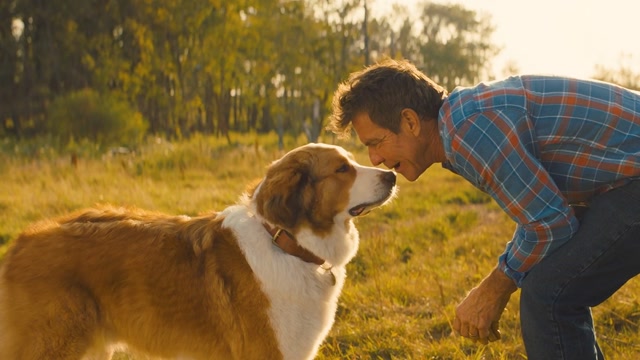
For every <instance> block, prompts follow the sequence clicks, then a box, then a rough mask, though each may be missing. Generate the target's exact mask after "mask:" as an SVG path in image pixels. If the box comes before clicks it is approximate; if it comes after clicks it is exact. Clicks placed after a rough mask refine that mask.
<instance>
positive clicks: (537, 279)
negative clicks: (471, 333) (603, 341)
mask: <svg viewBox="0 0 640 360" xmlns="http://www.w3.org/2000/svg"><path fill="white" fill-rule="evenodd" d="M639 273H640V180H635V181H632V182H631V183H629V184H627V185H625V186H622V187H620V188H617V189H614V190H611V191H609V192H606V193H604V194H601V195H598V196H596V197H594V198H593V199H592V201H591V203H590V205H589V209H588V210H587V211H586V212H585V214H584V217H583V218H582V220H581V224H580V229H579V230H578V232H577V233H576V234H575V236H574V237H573V238H572V239H571V240H570V241H569V242H567V243H566V244H565V245H563V246H562V247H561V248H559V249H558V250H557V251H556V252H554V253H553V254H551V255H549V256H548V257H546V258H545V259H544V260H542V261H541V262H540V263H539V264H537V265H536V266H535V267H534V268H533V269H532V270H531V271H530V272H529V274H528V275H527V277H526V278H525V279H524V280H523V282H522V289H521V294H520V320H521V325H522V336H523V338H524V344H525V348H526V350H527V356H528V357H529V360H553V359H576V360H578V359H579V360H589V359H604V356H603V355H602V351H600V347H599V346H598V342H597V340H596V334H595V331H594V328H593V319H592V317H591V307H593V306H596V305H598V304H600V303H602V302H603V301H605V300H606V299H607V298H609V297H610V296H611V295H613V293H615V292H616V291H617V290H618V289H619V288H620V287H621V286H622V285H624V283H626V282H627V281H628V280H629V279H631V278H632V277H634V276H636V275H638V274H639Z"/></svg>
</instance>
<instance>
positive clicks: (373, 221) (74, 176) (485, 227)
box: [0, 135, 640, 360]
mask: <svg viewBox="0 0 640 360" xmlns="http://www.w3.org/2000/svg"><path fill="white" fill-rule="evenodd" d="M232 140H233V141H234V144H233V145H228V144H226V140H218V139H215V138H208V137H197V138H194V139H192V140H189V141H186V142H181V143H169V142H166V141H160V140H155V139H151V140H150V141H149V142H148V143H146V144H144V145H143V146H140V147H139V148H138V149H136V151H135V153H134V154H130V155H124V156H121V155H118V156H110V155H104V154H107V152H106V151H104V150H100V149H95V148H92V147H91V146H90V145H87V144H84V145H82V146H80V145H74V147H73V150H74V151H76V152H77V153H78V154H79V155H80V156H79V161H78V165H77V168H75V167H73V166H71V162H70V156H69V153H68V152H65V151H59V150H54V148H55V147H48V146H42V145H38V144H33V143H31V144H10V143H8V142H6V141H5V142H3V143H0V149H1V152H0V172H1V173H2V174H3V175H2V181H1V182H0V184H1V185H0V257H2V256H3V254H4V252H5V251H6V248H7V246H8V245H9V244H10V242H11V241H12V239H14V238H15V237H16V236H17V235H18V233H19V232H20V231H21V230H22V229H24V228H25V227H26V226H27V225H28V224H30V223H32V222H34V221H37V220H39V219H42V218H46V217H51V216H57V215H61V214H63V213H66V212H68V211H72V210H76V209H79V208H83V207H88V206H92V205H94V204H97V203H111V204H116V205H134V206H138V207H143V208H147V209H150V210H159V211H164V212H168V213H174V214H189V215H193V214H197V213H200V212H206V211H209V210H221V209H223V208H224V207H226V206H228V205H230V204H233V203H235V202H236V201H237V199H238V197H239V195H240V194H241V193H242V192H243V191H244V190H245V189H246V186H247V185H248V184H249V183H251V182H253V181H255V180H257V179H259V178H260V177H261V176H262V175H263V174H264V170H265V168H266V167H267V166H268V164H269V163H270V162H271V161H273V160H275V159H277V158H279V157H280V156H281V155H282V154H283V153H284V152H283V151H280V150H278V149H277V145H276V144H277V138H276V137H275V136H274V135H269V136H260V137H258V136H256V135H242V136H241V135H234V136H232ZM303 143H304V139H302V138H300V139H290V138H288V139H286V142H285V147H286V149H287V150H289V149H291V148H293V147H294V146H296V145H302V144H303ZM340 144H341V145H343V146H344V147H346V148H347V149H348V150H350V151H352V152H354V155H355V156H356V159H357V160H358V161H359V162H361V163H362V164H369V162H368V159H367V155H366V152H365V151H364V149H362V148H361V147H360V146H359V145H358V144H356V143H355V142H354V141H349V142H342V143H340ZM399 186H400V192H399V196H398V198H397V199H396V200H395V201H394V202H393V203H392V204H390V205H387V206H385V207H383V208H381V209H377V210H376V211H373V212H371V213H370V214H369V215H367V216H365V217H363V218H359V219H358V220H357V226H358V229H359V230H360V235H361V236H360V237H361V242H360V250H359V252H358V255H357V256H356V258H355V259H354V260H353V262H352V263H350V264H349V266H348V278H347V282H346V285H345V288H344V291H343V293H342V296H341V298H340V302H339V307H338V312H337V316H336V322H335V324H334V327H333V329H332V331H331V333H330V334H329V337H328V338H327V339H326V341H325V343H324V344H323V346H322V348H321V350H320V354H319V356H318V359H321V360H325V359H525V353H524V347H523V345H522V341H521V337H520V329H519V316H518V300H519V293H518V292H516V293H515V294H514V295H513V296H512V299H511V302H510V304H509V305H508V307H507V309H506V311H505V313H504V315H503V318H502V321H501V330H502V340H501V341H499V342H495V343H492V344H490V345H488V346H483V345H477V344H474V343H472V342H470V341H468V340H465V339H462V338H460V337H457V336H454V335H452V333H451V326H450V324H451V322H452V320H453V314H454V309H455V306H456V305H457V303H458V302H459V301H460V300H461V299H462V298H463V297H464V295H465V293H466V292H467V291H469V290H470V289H471V288H472V287H473V286H475V285H476V284H477V283H478V282H479V280H480V279H482V278H483V277H484V276H485V275H486V274H487V273H488V272H489V271H490V270H491V269H492V268H493V267H494V265H495V263H496V259H497V257H498V255H499V254H500V253H501V252H502V250H503V247H504V245H505V243H506V242H507V241H508V240H509V239H510V237H511V234H512V232H513V224H512V223H511V221H510V220H509V219H508V218H507V217H506V215H504V214H503V213H502V211H501V210H500V209H499V208H498V207H497V205H495V203H494V202H493V201H492V200H491V199H490V198H489V197H487V196H486V195H484V194H483V193H481V192H479V191H477V190H476V189H474V188H473V187H471V186H470V185H469V184H468V183H466V182H465V181H464V180H463V179H461V178H460V177H457V176H455V175H453V174H451V173H449V172H448V171H446V170H444V169H442V168H439V167H437V166H436V167H434V168H432V169H429V170H428V171H427V173H425V174H424V175H423V176H422V177H421V179H419V180H418V181H416V182H413V183H409V182H407V181H405V180H404V179H402V178H400V180H399ZM594 317H595V319H596V329H597V331H598V333H599V338H600V342H601V345H602V347H603V350H604V353H605V355H606V356H607V357H608V358H609V359H616V360H617V359H622V360H632V359H638V358H640V344H638V341H637V339H638V338H640V282H639V281H638V279H633V280H632V281H630V282H629V283H627V284H626V285H625V286H624V287H623V288H622V289H621V290H620V291H619V292H618V293H616V295H614V296H613V297H612V298H611V299H609V300H608V301H607V302H605V303H604V304H602V305H601V306H599V307H597V308H595V309H594ZM118 358H119V359H127V356H126V355H124V354H120V355H119V356H118Z"/></svg>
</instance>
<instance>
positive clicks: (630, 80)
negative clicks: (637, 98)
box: [594, 55, 640, 91]
mask: <svg viewBox="0 0 640 360" xmlns="http://www.w3.org/2000/svg"><path fill="white" fill-rule="evenodd" d="M633 65H635V64H634V59H633V57H632V56H630V55H627V56H621V57H620V65H619V67H618V68H615V69H609V68H606V67H604V66H596V71H595V75H594V78H595V79H598V80H602V81H607V82H612V83H614V84H618V85H620V86H623V87H626V88H628V89H632V90H636V91H640V73H638V72H637V71H635V70H634V68H635V67H634V66H633Z"/></svg>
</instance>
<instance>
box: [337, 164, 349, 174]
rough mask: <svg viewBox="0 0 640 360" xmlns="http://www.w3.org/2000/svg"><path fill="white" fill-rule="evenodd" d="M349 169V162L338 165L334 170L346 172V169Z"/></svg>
mask: <svg viewBox="0 0 640 360" xmlns="http://www.w3.org/2000/svg"><path fill="white" fill-rule="evenodd" d="M349 169H350V166H349V164H343V165H342V166H340V167H339V168H338V170H336V172H337V173H343V172H347V171H349Z"/></svg>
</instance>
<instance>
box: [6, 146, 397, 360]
mask: <svg viewBox="0 0 640 360" xmlns="http://www.w3.org/2000/svg"><path fill="white" fill-rule="evenodd" d="M395 180H396V177H395V174H394V173H393V172H391V171H384V170H381V169H376V168H372V167H365V166H361V165H359V164H357V163H356V162H355V161H354V160H353V157H352V156H351V155H350V154H349V153H348V152H347V151H345V150H344V149H342V148H340V147H337V146H332V145H324V144H309V145H305V146H302V147H299V148H297V149H294V150H292V151H291V152H289V153H287V154H286V155H285V156H283V157H282V158H281V159H280V160H277V161H275V162H274V163H272V164H271V165H270V166H269V168H268V169H267V173H266V176H265V177H264V179H263V180H262V181H261V182H260V183H259V184H258V185H257V186H256V187H255V189H253V190H252V191H250V192H249V193H248V194H245V195H244V196H243V198H242V199H241V201H240V202H239V203H238V204H237V205H233V206H230V207H229V208H227V209H225V210H224V211H222V212H220V213H214V214H210V215H205V216H199V217H187V216H169V215H164V214H160V213H155V212H147V211H143V210H138V209H124V208H113V207H104V208H96V209H89V210H84V211H81V212H78V213H75V214H72V215H69V216H66V217H62V218H60V219H56V220H49V221H45V222H42V223H39V224H36V225H35V226H33V227H31V228H30V229H28V230H26V231H25V232H24V233H23V234H21V235H20V237H19V238H18V239H16V241H15V242H14V244H13V246H12V248H11V249H10V251H9V252H8V253H7V255H6V257H5V259H4V263H3V265H2V269H1V270H0V359H11V360H32V359H38V360H41V359H47V360H58V359H109V358H110V357H111V354H112V352H113V351H114V348H115V347H114V346H116V345H117V344H125V345H126V346H127V347H128V348H129V349H130V350H131V351H133V352H134V353H139V354H145V355H148V356H153V357H162V358H178V359H242V360H249V359H260V360H264V359H269V360H275V359H287V360H301V359H311V358H313V357H314V356H315V355H316V353H317V351H318V347H319V346H320V344H321V342H322V341H323V340H324V338H325V337H326V335H327V333H328V332H329V329H330V328H331V325H332V324H333V321H334V317H335V312H336V306H337V301H338V296H339V294H340V291H341V289H342V286H343V284H344V281H345V265H346V264H347V263H348V262H349V261H350V260H351V258H352V257H353V256H354V255H355V254H356V251H357V248H358V231H357V230H356V228H355V226H354V224H353V221H352V219H353V218H354V217H356V216H359V215H362V214H365V213H367V212H368V211H369V210H371V209H372V208H374V207H377V206H379V205H382V204H383V203H385V202H387V201H388V200H389V199H390V198H391V197H392V196H393V195H394V193H395V189H396V186H395Z"/></svg>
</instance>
